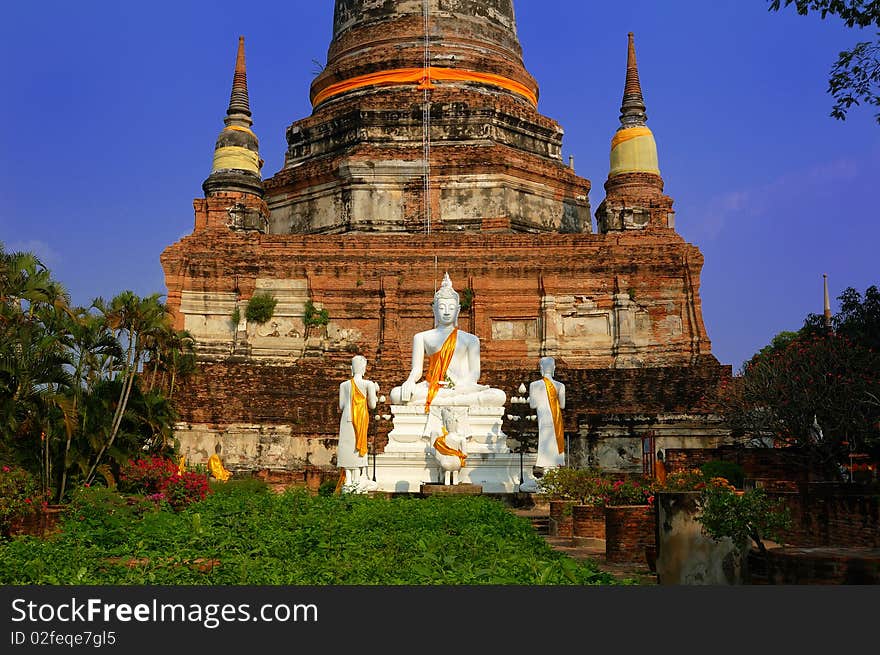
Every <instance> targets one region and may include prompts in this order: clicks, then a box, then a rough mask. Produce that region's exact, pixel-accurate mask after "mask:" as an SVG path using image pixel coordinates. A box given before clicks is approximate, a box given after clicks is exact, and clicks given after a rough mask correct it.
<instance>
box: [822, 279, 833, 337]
mask: <svg viewBox="0 0 880 655" xmlns="http://www.w3.org/2000/svg"><path fill="white" fill-rule="evenodd" d="M822 285H823V286H824V288H825V307H824V312H823V315H824V319H825V329H826V330H828V331H829V332H831V301H830V300H829V299H828V275H827V274H826V273H823V274H822Z"/></svg>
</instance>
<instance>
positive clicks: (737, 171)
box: [0, 0, 880, 369]
mask: <svg viewBox="0 0 880 655" xmlns="http://www.w3.org/2000/svg"><path fill="white" fill-rule="evenodd" d="M515 6H516V14H517V23H518V32H519V36H520V41H521V43H522V45H523V50H524V59H525V63H526V67H527V68H528V70H529V71H530V72H531V73H532V75H533V76H534V77H535V78H536V79H537V81H538V83H539V85H540V89H541V97H540V103H539V109H540V111H541V112H542V113H543V114H545V115H547V116H549V117H551V118H553V119H555V120H556V121H558V122H559V123H560V125H561V126H562V127H563V129H564V130H565V137H564V140H563V159H564V160H565V161H566V162H567V161H568V157H569V155H573V156H574V158H575V168H576V170H577V172H578V173H579V174H580V175H583V176H585V177H587V178H589V179H590V180H591V181H592V184H593V190H592V192H591V194H590V201H591V204H592V206H593V208H594V209H595V207H597V206H598V204H599V203H600V202H601V200H602V198H603V196H604V191H603V188H602V184H603V183H604V181H605V178H606V175H607V172H608V147H609V143H610V140H611V137H612V135H613V133H614V130H615V129H616V127H617V125H618V123H617V117H618V110H619V106H620V99H621V94H622V91H623V82H624V72H625V58H626V34H627V32H629V31H632V32H634V33H635V37H636V48H637V54H638V60H639V68H640V73H641V79H642V88H643V91H644V94H645V99H646V102H647V106H648V125H649V126H650V127H651V129H652V130H653V132H654V135H655V137H656V140H657V144H658V149H659V155H660V168H661V173H662V175H663V177H664V179H665V182H666V192H667V193H668V194H669V195H671V196H672V197H673V198H674V200H675V209H676V213H677V215H676V221H677V229H678V231H679V233H680V234H681V235H682V236H683V237H684V238H685V239H687V240H688V241H689V242H691V243H693V244H695V245H696V246H698V247H699V248H700V250H701V251H702V253H703V255H704V257H705V265H704V268H703V274H702V288H701V296H702V301H703V312H704V319H705V322H706V327H707V330H708V332H709V337H710V339H711V340H712V346H713V352H714V353H715V355H716V356H717V357H718V359H719V360H720V361H721V362H722V363H725V364H732V365H733V366H734V368H735V369H736V368H738V367H739V365H740V364H741V363H742V361H743V360H744V359H746V358H748V357H749V356H751V354H753V353H754V352H755V351H757V350H758V349H760V348H761V347H762V346H764V345H765V344H766V343H767V342H769V340H770V339H771V338H772V337H773V335H774V334H776V333H777V332H779V331H781V330H786V329H796V328H798V327H799V326H800V325H801V323H802V321H803V318H804V316H805V315H806V314H807V313H808V312H821V310H822V273H828V276H829V288H830V294H831V296H832V306H833V309H834V310H835V311H836V309H837V303H836V300H834V299H835V298H836V296H837V295H838V294H839V293H840V292H841V291H842V290H843V289H844V288H846V287H848V286H852V287H855V288H856V289H857V290H859V291H864V289H865V288H867V287H868V286H869V285H871V284H880V275H878V270H880V266H878V263H877V259H878V254H877V253H878V245H880V226H878V223H880V210H878V201H877V196H876V195H875V192H876V188H877V186H878V182H880V126H878V125H877V124H876V123H875V122H874V119H873V116H872V112H871V110H870V108H864V107H856V108H854V109H853V110H852V111H851V115H850V117H849V118H848V119H847V120H846V121H845V122H841V121H837V120H834V119H832V118H830V117H829V115H828V113H829V111H830V108H831V105H832V100H831V97H830V96H829V95H827V93H826V87H827V76H828V71H829V70H830V68H831V65H832V63H833V62H834V61H835V59H836V57H837V53H838V52H839V51H841V50H844V49H847V48H849V47H851V46H852V45H853V44H854V43H855V42H856V41H858V40H868V39H869V38H871V36H872V32H870V31H867V30H864V31H859V30H852V29H848V28H846V27H845V26H843V25H842V24H840V23H839V22H837V21H834V20H826V21H821V20H819V19H818V18H817V17H801V16H798V15H797V14H796V13H795V12H794V11H790V10H789V11H785V12H780V13H770V12H768V11H767V3H766V1H765V0H702V1H698V0H669V1H666V2H656V1H655V2H649V1H639V0H632V1H630V2H627V3H608V2H593V1H587V0H516V2H515ZM332 14H333V1H332V0H285V1H283V2H282V1H274V0H273V1H266V2H260V3H250V4H243V3H240V2H231V1H228V0H216V1H213V2H203V1H197V0H193V1H188V2H167V1H165V0H155V1H152V2H150V3H133V2H116V1H114V2H105V1H97V0H95V1H84V2H78V3H71V2H66V1H65V2H60V1H57V0H50V1H48V2H40V3H12V4H9V5H8V6H6V7H5V8H4V19H5V21H4V22H5V24H6V25H7V28H8V29H7V30H6V34H5V35H4V39H3V42H2V44H0V51H2V54H3V61H5V62H6V66H5V70H4V85H3V90H4V93H3V98H4V101H3V102H2V103H0V125H2V126H3V127H2V129H0V241H3V242H4V243H5V244H6V248H7V250H33V251H35V252H37V253H38V254H39V255H40V256H41V257H43V259H44V260H45V262H46V264H47V265H48V266H49V267H50V268H51V269H52V271H53V272H54V274H55V275H56V277H57V278H58V279H59V280H60V281H61V282H63V283H64V284H65V285H66V286H67V287H68V288H69V290H70V292H71V295H72V297H73V300H74V302H76V303H80V304H87V303H88V302H90V300H91V299H92V298H93V297H95V296H98V295H102V296H105V297H107V296H113V295H115V294H116V293H118V292H119V291H122V290H123V289H132V290H133V291H135V292H137V293H140V294H147V293H153V292H160V293H164V292H165V290H166V289H165V285H164V276H163V273H162V269H161V266H160V264H159V255H160V253H161V252H162V250H163V249H164V248H165V247H166V246H168V245H170V244H172V243H173V242H175V241H176V240H177V239H179V238H180V237H181V236H183V235H185V234H188V233H189V232H190V231H191V230H192V224H193V216H192V200H193V198H196V197H199V196H201V195H202V191H201V183H202V181H203V180H204V179H205V177H206V176H207V175H208V173H209V172H210V166H211V160H212V155H213V145H214V140H215V139H216V137H217V134H218V132H219V130H220V129H221V128H222V119H223V116H224V113H225V110H226V105H227V103H228V100H229V91H230V85H231V81H232V68H233V64H234V59H235V48H236V45H237V39H238V36H239V34H242V35H244V36H245V39H246V49H247V63H248V84H249V91H250V99H251V109H252V110H253V114H254V130H255V132H256V133H257V135H258V136H259V137H260V142H261V154H262V156H263V159H264V160H265V162H266V163H265V166H264V168H263V171H264V174H265V175H266V176H267V177H269V176H271V175H273V174H275V173H276V172H277V171H278V170H279V169H280V168H281V165H282V161H283V155H284V150H285V143H284V130H285V128H286V127H287V126H288V125H289V124H290V123H292V122H293V121H295V120H297V119H300V118H303V117H305V116H308V115H309V113H310V106H309V102H308V90H309V83H310V82H311V80H312V78H313V77H314V75H315V74H316V72H317V70H318V68H317V64H316V63H315V62H316V61H317V62H324V60H325V57H326V53H327V47H328V45H329V43H330V38H331V30H332ZM10 28H11V29H10ZM594 222H595V221H594Z"/></svg>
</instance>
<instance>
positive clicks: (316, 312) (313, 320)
mask: <svg viewBox="0 0 880 655" xmlns="http://www.w3.org/2000/svg"><path fill="white" fill-rule="evenodd" d="M329 322H330V313H329V312H328V311H327V310H326V309H317V308H316V307H315V304H314V303H313V302H312V301H311V300H307V301H306V311H305V315H304V316H303V323H304V324H305V326H306V331H307V332H308V331H310V330H311V329H312V328H313V327H324V326H325V325H327V323H329Z"/></svg>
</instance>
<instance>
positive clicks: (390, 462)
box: [367, 448, 536, 494]
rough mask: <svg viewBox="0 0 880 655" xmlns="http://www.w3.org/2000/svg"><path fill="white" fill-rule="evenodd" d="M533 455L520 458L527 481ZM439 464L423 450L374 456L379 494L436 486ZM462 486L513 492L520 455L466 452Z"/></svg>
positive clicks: (517, 481) (370, 469)
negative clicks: (426, 485) (427, 485)
mask: <svg viewBox="0 0 880 655" xmlns="http://www.w3.org/2000/svg"><path fill="white" fill-rule="evenodd" d="M535 457H536V455H535V454H534V453H529V454H526V455H524V456H523V464H522V465H523V470H524V471H525V475H526V479H528V476H529V474H530V472H531V470H532V467H533V466H534V464H535ZM367 470H368V475H369V476H370V477H372V476H373V460H372V457H370V458H369V460H368V468H367ZM442 475H443V473H442V471H441V470H440V465H439V464H438V463H437V460H436V459H434V456H433V455H432V454H430V453H429V452H428V451H427V449H426V448H423V450H422V452H409V453H393V452H392V453H388V452H385V453H380V454H378V455H376V482H377V483H378V485H379V488H378V491H390V492H397V493H418V492H419V491H420V490H421V488H422V485H424V484H432V483H433V484H438V483H439V482H440V481H441V479H442ZM460 475H461V483H462V484H464V485H478V486H480V487H482V491H483V492H484V493H495V494H501V493H507V494H509V493H516V492H518V491H519V485H520V456H519V455H518V454H517V453H468V458H467V464H466V466H465V467H464V468H463V469H462V470H461V473H460Z"/></svg>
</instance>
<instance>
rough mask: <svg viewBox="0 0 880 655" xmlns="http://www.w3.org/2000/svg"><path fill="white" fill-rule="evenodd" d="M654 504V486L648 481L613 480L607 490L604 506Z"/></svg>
mask: <svg viewBox="0 0 880 655" xmlns="http://www.w3.org/2000/svg"><path fill="white" fill-rule="evenodd" d="M653 502H654V485H653V483H652V481H650V480H631V479H625V480H615V481H614V482H612V483H611V486H610V489H608V495H607V496H606V498H605V504H606V505H649V504H652V503H653Z"/></svg>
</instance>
